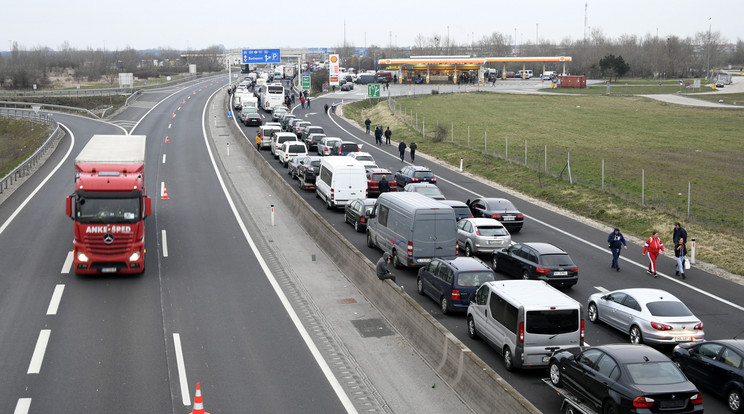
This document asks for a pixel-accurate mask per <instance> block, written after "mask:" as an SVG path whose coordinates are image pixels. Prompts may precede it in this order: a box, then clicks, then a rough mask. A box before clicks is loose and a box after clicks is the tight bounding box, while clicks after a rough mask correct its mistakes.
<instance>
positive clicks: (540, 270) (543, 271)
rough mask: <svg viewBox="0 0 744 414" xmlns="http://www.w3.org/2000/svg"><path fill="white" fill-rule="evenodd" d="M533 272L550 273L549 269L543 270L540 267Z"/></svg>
mask: <svg viewBox="0 0 744 414" xmlns="http://www.w3.org/2000/svg"><path fill="white" fill-rule="evenodd" d="M535 272H537V273H550V269H545V268H542V267H538V268H537V269H535Z"/></svg>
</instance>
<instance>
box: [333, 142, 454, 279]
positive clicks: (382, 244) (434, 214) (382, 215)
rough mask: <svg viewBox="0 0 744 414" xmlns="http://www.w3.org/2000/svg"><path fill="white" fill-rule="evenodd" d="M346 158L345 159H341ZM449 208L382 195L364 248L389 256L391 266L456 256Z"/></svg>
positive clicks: (416, 197) (411, 196) (419, 198)
mask: <svg viewBox="0 0 744 414" xmlns="http://www.w3.org/2000/svg"><path fill="white" fill-rule="evenodd" d="M341 158H349V157H341ZM455 223H456V221H455V211H454V210H453V209H452V207H450V206H448V205H445V204H442V203H440V202H438V201H436V200H433V199H431V198H429V197H427V196H425V195H422V194H418V193H402V192H401V193H398V192H396V193H382V194H380V196H379V197H378V198H377V203H375V208H374V209H373V210H372V212H371V213H370V217H369V220H368V221H367V246H369V247H377V248H379V249H380V250H382V251H383V252H387V253H390V255H391V256H392V260H393V266H395V267H400V266H408V267H417V266H423V265H426V264H427V263H429V262H431V260H432V258H434V257H441V258H443V259H454V258H455V257H457V228H456V225H455Z"/></svg>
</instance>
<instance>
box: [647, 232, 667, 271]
mask: <svg viewBox="0 0 744 414" xmlns="http://www.w3.org/2000/svg"><path fill="white" fill-rule="evenodd" d="M659 252H661V253H662V254H663V253H664V244H663V243H661V239H660V238H659V232H658V231H654V232H653V233H651V237H649V238H648V239H647V240H646V244H644V245H643V255H644V256H648V270H646V273H648V274H650V275H653V276H654V277H656V258H657V257H659Z"/></svg>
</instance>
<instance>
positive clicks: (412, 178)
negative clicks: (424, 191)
mask: <svg viewBox="0 0 744 414" xmlns="http://www.w3.org/2000/svg"><path fill="white" fill-rule="evenodd" d="M418 180H419V179H418V178H416V177H411V181H414V182H416V181H418Z"/></svg>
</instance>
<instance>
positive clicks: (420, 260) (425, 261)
mask: <svg viewBox="0 0 744 414" xmlns="http://www.w3.org/2000/svg"><path fill="white" fill-rule="evenodd" d="M417 262H419V263H429V262H431V259H418V260H417Z"/></svg>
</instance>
